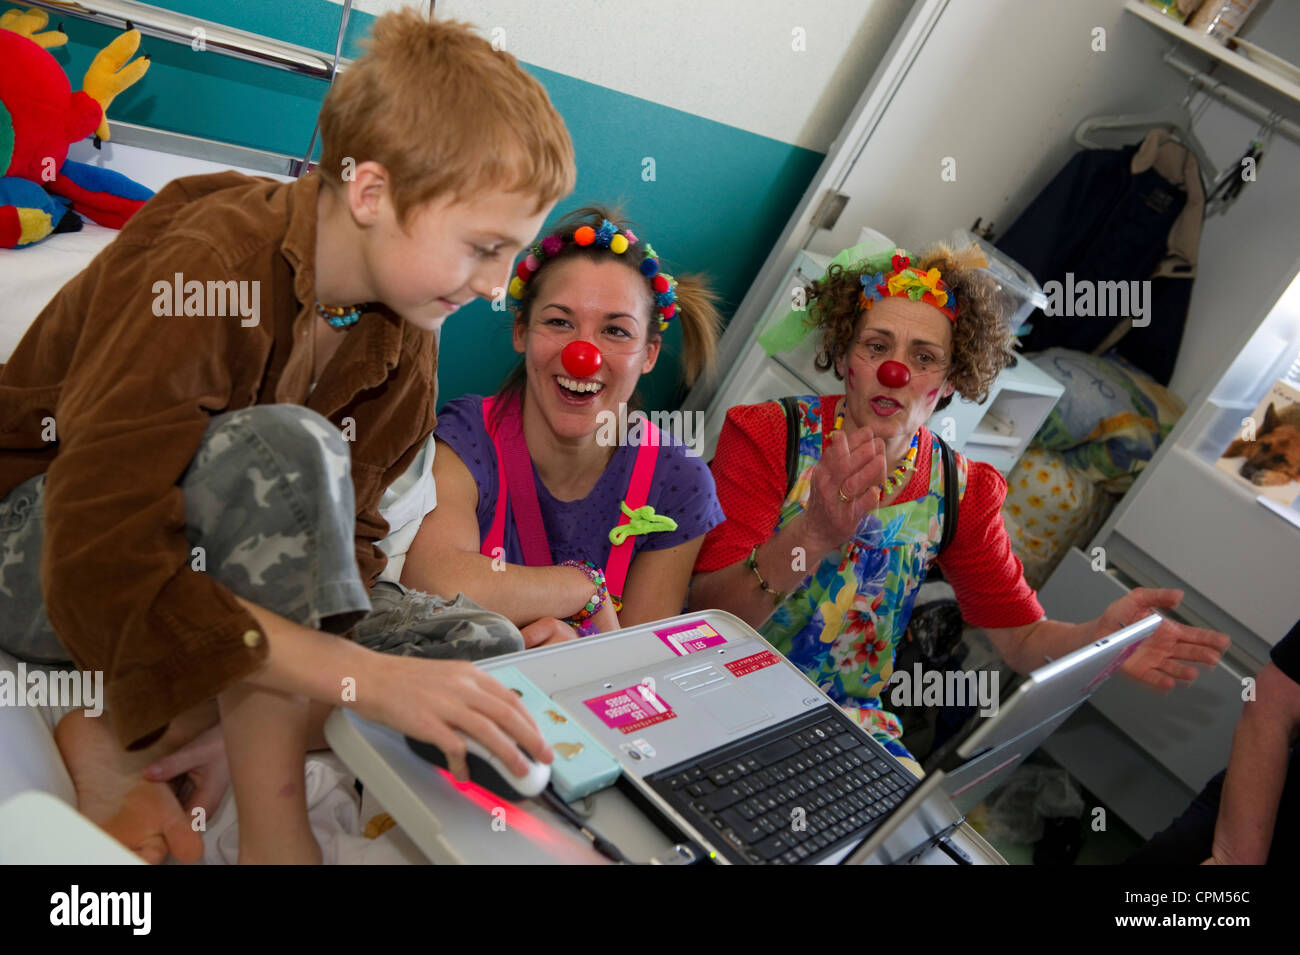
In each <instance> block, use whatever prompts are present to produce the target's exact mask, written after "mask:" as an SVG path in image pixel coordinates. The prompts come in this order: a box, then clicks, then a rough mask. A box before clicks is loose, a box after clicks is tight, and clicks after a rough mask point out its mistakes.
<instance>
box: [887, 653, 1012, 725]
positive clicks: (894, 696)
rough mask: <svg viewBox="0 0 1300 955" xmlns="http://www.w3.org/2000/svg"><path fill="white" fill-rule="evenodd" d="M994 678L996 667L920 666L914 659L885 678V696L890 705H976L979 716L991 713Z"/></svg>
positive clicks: (994, 699) (995, 699)
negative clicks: (961, 668)
mask: <svg viewBox="0 0 1300 955" xmlns="http://www.w3.org/2000/svg"><path fill="white" fill-rule="evenodd" d="M998 679H999V674H998V671H997V670H946V671H945V670H923V669H922V668H921V664H919V663H916V664H913V665H912V672H911V673H908V672H907V671H906V670H898V671H895V673H894V675H893V676H891V677H890V678H889V685H890V690H889V699H890V702H891V703H893V704H894V706H956V707H965V706H978V707H979V708H980V710H979V714H980V716H993V715H994V714H996V713H997V711H998V701H999V700H1000V699H1001V696H1000V695H999V692H998Z"/></svg>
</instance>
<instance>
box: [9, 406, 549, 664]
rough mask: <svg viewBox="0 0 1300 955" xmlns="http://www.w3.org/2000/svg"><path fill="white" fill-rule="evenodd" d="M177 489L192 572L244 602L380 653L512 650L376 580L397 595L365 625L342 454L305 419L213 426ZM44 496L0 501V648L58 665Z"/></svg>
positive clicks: (499, 636)
mask: <svg viewBox="0 0 1300 955" xmlns="http://www.w3.org/2000/svg"><path fill="white" fill-rule="evenodd" d="M180 487H181V489H182V490H183V491H184V492H185V530H186V536H187V537H188V538H189V541H190V544H191V545H192V546H193V547H201V548H202V555H203V561H204V565H205V566H204V569H205V570H206V572H207V573H209V574H212V575H213V577H215V578H216V579H218V580H219V581H221V583H222V584H223V585H225V586H226V587H227V588H228V589H229V590H230V591H231V592H232V593H234V594H237V595H238V596H240V597H243V598H244V599H245V600H248V601H250V602H251V603H255V604H257V605H258V606H261V607H265V608H266V609H268V610H271V611H274V612H275V613H277V614H279V615H280V616H282V617H285V618H287V619H289V620H293V621H295V622H297V623H300V624H303V625H304V626H309V627H313V628H319V629H322V630H326V631H329V632H331V633H344V632H346V631H348V630H349V629H351V628H352V627H353V625H355V624H357V623H358V622H359V621H362V620H363V619H364V621H365V627H364V633H365V635H366V637H365V639H366V643H367V645H373V646H374V647H375V649H383V650H386V651H389V652H397V653H408V654H409V653H416V652H419V653H420V654H421V655H428V656H454V657H462V658H476V657H478V656H491V655H494V654H495V653H502V652H508V650H511V649H522V647H523V638H522V637H521V636H519V633H518V631H517V630H515V629H514V625H513V624H511V623H510V622H509V621H508V620H506V619H505V618H504V617H499V616H498V615H496V614H489V613H488V612H487V611H484V610H482V609H480V608H475V607H474V606H473V605H472V604H469V603H468V602H467V601H464V602H462V601H463V598H460V599H458V600H457V601H454V602H452V603H450V604H448V603H447V602H446V601H440V600H438V598H429V597H425V595H422V594H418V595H413V594H411V593H410V592H408V591H405V590H404V588H396V587H395V585H390V587H392V589H396V590H400V591H401V594H400V595H399V596H400V599H394V598H393V595H392V593H391V592H390V591H389V590H388V589H385V590H384V591H382V592H381V591H380V590H379V588H376V596H377V598H379V599H378V602H377V605H376V607H375V611H376V612H375V614H374V616H373V618H371V617H367V614H369V612H370V610H371V603H370V599H369V595H368V594H367V593H366V588H365V585H364V584H363V582H362V580H361V576H360V572H359V570H358V568H357V560H356V550H355V547H356V544H355V539H354V534H355V517H354V515H355V506H354V497H353V488H352V479H351V457H350V455H349V452H348V446H347V443H346V442H345V441H344V440H343V437H342V435H341V434H340V433H339V430H338V429H337V428H336V427H334V425H333V424H331V423H330V422H329V421H328V420H326V419H325V418H323V417H322V416H320V415H318V414H317V413H316V412H314V411H309V410H308V409H306V408H303V407H301V406H299V405H257V406H254V407H252V408H244V409H241V410H239V411H231V412H228V413H226V414H223V415H218V416H216V417H214V418H213V419H212V421H211V423H210V424H209V426H208V429H207V431H206V432H205V433H204V436H203V440H202V442H201V443H200V445H199V449H198V451H197V452H196V453H195V456H194V459H193V461H192V462H191V463H190V466H189V468H188V469H187V470H186V472H185V474H184V475H183V476H182V478H181V480H180ZM44 489H45V475H43V474H41V475H37V476H35V477H33V478H31V479H29V480H27V481H25V482H23V483H22V484H20V485H19V486H18V487H16V488H14V489H13V490H12V491H10V492H9V493H8V494H7V495H5V497H4V498H3V500H0V620H2V621H4V624H3V626H2V627H0V648H2V649H4V650H6V651H8V652H9V653H11V654H13V655H14V656H16V657H18V658H20V659H24V660H28V661H37V662H47V663H61V662H64V661H67V660H68V659H69V654H68V652H67V650H65V649H64V647H63V644H62V643H61V641H60V640H59V638H58V636H57V635H56V634H55V632H54V630H53V628H52V627H51V626H50V622H49V618H48V617H47V616H46V613H45V607H44V603H43V601H42V598H41V584H40V563H41V547H42V542H43V540H44V500H45V495H44ZM420 598H423V599H422V600H421V599H420ZM489 618H492V619H489ZM444 622H445V623H444ZM502 625H504V626H502ZM444 630H445V631H446V634H447V638H446V640H443V639H442V637H441V634H442V633H443V631H444ZM362 632H363V629H362V628H358V634H359V635H360V634H361V633H362ZM475 641H478V643H480V644H481V648H480V649H479V650H475V649H474V647H473V646H472V644H474V642H475ZM516 641H517V645H516ZM421 647H422V648H424V649H423V651H421V650H419V649H418V648H421ZM498 648H499V649H498Z"/></svg>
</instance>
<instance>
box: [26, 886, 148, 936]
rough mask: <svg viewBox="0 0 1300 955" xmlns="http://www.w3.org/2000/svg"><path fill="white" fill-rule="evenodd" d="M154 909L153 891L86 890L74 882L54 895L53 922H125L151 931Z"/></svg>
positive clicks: (134, 929) (136, 931)
mask: <svg viewBox="0 0 1300 955" xmlns="http://www.w3.org/2000/svg"><path fill="white" fill-rule="evenodd" d="M152 911H153V893H152V892H140V891H135V892H83V891H81V886H79V885H73V886H72V887H71V888H70V889H69V890H68V891H67V892H55V893H54V894H53V895H51V896H50V924H51V925H121V926H127V927H129V928H130V929H131V934H132V935H148V934H149V931H150V929H151V928H152V924H153V918H152Z"/></svg>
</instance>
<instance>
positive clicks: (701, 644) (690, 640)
mask: <svg viewBox="0 0 1300 955" xmlns="http://www.w3.org/2000/svg"><path fill="white" fill-rule="evenodd" d="M654 633H655V636H656V637H658V638H659V639H660V640H662V641H663V642H664V643H666V644H667V645H668V649H669V650H671V651H673V653H675V654H677V655H678V656H679V657H684V656H686V654H688V653H699V652H700V651H701V650H707V649H708V648H709V647H715V646H717V645H718V644H719V643H726V642H727V638H726V637H724V636H723V635H722V634H720V633H718V631H717V630H715V629H713V627H712V626H710V625H709V624H707V623H705V622H704V621H703V620H696V621H694V622H692V623H681V624H678V625H677V626H675V627H669V628H668V629H667V630H656V631H655V632H654Z"/></svg>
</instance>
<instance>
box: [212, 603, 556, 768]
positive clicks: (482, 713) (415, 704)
mask: <svg viewBox="0 0 1300 955" xmlns="http://www.w3.org/2000/svg"><path fill="white" fill-rule="evenodd" d="M236 599H238V600H239V602H240V603H241V604H242V605H243V606H244V607H245V608H246V609H247V611H248V612H249V613H250V614H251V615H252V616H253V618H254V619H256V620H257V623H258V625H259V626H261V628H262V630H263V632H265V634H266V637H267V643H268V645H269V652H268V654H267V657H266V663H265V665H263V666H262V667H261V668H260V669H258V670H256V671H255V672H254V673H252V674H250V675H249V677H248V682H249V683H251V684H253V685H254V686H258V687H264V688H266V689H270V690H275V691H277V692H280V693H285V694H292V695H296V696H305V697H307V698H308V699H310V700H314V701H316V702H318V703H325V704H328V705H330V706H341V707H345V708H347V709H353V710H356V711H357V713H359V714H360V715H361V716H363V717H365V718H366V719H368V720H373V721H375V722H378V723H383V724H384V725H385V726H389V727H391V728H393V729H395V730H397V731H398V732H399V733H404V734H406V735H408V736H413V737H415V738H416V739H420V740H425V741H427V742H430V743H433V744H434V745H436V746H437V747H438V748H439V749H441V750H442V751H443V752H444V753H446V754H447V759H448V769H450V770H451V771H452V772H453V774H455V775H456V776H457V777H458V778H461V779H467V778H468V775H467V771H466V767H465V762H464V759H465V742H464V740H463V739H462V738H461V737H460V735H459V734H458V733H457V732H456V731H457V730H459V731H460V732H462V733H465V734H467V735H469V736H472V737H474V738H475V739H477V740H479V741H480V742H481V743H483V745H485V746H486V747H487V748H488V749H489V750H491V751H492V752H493V753H494V754H495V755H496V756H497V757H498V758H500V759H501V760H502V761H503V762H504V763H505V764H506V766H507V767H508V768H510V769H511V771H512V772H514V773H515V775H517V776H522V775H523V774H524V773H525V772H526V771H527V764H526V763H525V762H524V761H523V759H522V758H521V757H520V754H519V749H518V747H517V746H516V745H515V743H516V742H517V743H518V744H519V745H520V746H523V748H524V749H525V750H527V751H528V753H529V754H531V755H532V756H533V757H534V758H536V759H539V760H542V761H543V762H550V761H551V759H552V758H553V754H552V753H551V751H550V748H549V747H548V746H547V745H546V742H545V740H543V739H542V735H541V732H540V731H539V730H538V729H537V725H536V723H534V722H533V719H532V717H531V716H529V714H528V711H527V710H526V709H525V708H524V705H523V703H522V702H521V701H520V700H519V698H518V697H517V696H515V694H514V693H512V692H511V691H510V690H508V689H506V687H504V686H502V685H501V684H500V683H499V682H497V681H496V680H494V679H493V678H492V677H491V676H489V675H488V674H487V673H486V672H485V671H483V670H480V669H479V668H478V667H476V666H474V664H472V663H469V662H468V661H464V660H426V659H420V658H416V657H399V656H393V655H391V654H386V653H379V652H377V651H374V650H369V649H367V648H365V647H363V646H361V645H360V644H356V643H353V642H352V641H350V640H344V639H342V638H340V637H336V636H333V635H331V634H327V633H321V632H320V631H318V630H312V629H310V628H308V627H303V626H300V625H298V624H296V623H294V622H293V621H291V620H287V619H285V618H284V617H281V616H279V615H278V614H275V613H272V612H271V611H269V610H266V609H264V608H262V607H258V606H256V605H255V604H251V603H249V602H248V601H245V600H243V599H240V598H236ZM345 688H346V689H348V690H350V692H348V693H346V694H345V693H344V689H345Z"/></svg>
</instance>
